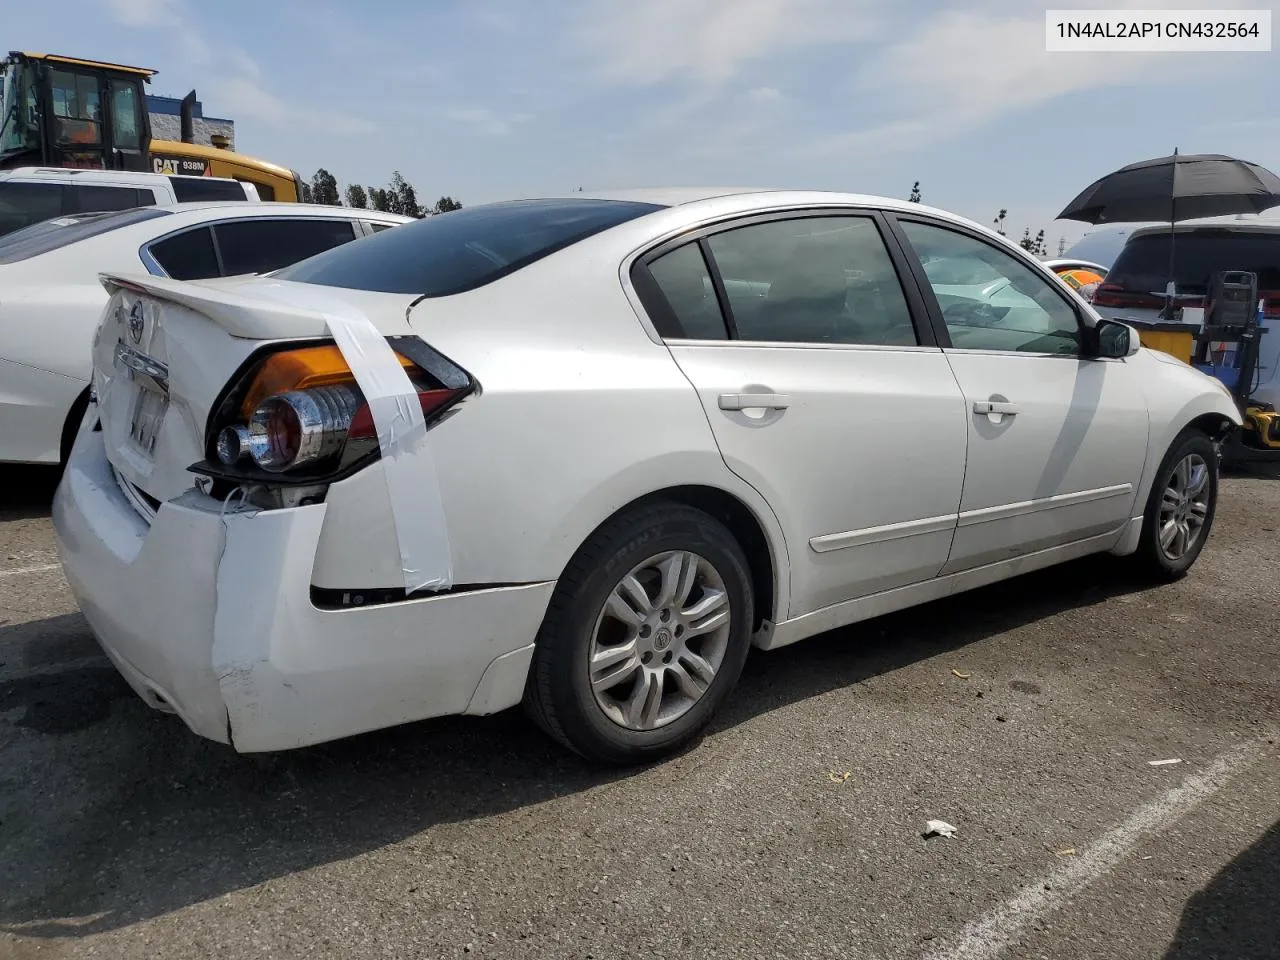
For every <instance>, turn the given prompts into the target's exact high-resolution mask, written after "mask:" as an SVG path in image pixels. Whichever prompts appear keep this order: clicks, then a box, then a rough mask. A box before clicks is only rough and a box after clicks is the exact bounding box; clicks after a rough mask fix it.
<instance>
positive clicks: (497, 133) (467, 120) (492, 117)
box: [442, 107, 534, 137]
mask: <svg viewBox="0 0 1280 960" xmlns="http://www.w3.org/2000/svg"><path fill="white" fill-rule="evenodd" d="M442 113H443V115H444V117H445V119H447V120H452V121H453V122H455V123H458V124H462V125H463V126H466V127H468V128H470V130H471V132H472V133H478V134H481V135H483V136H486V137H505V136H507V135H508V134H510V133H511V132H512V130H514V129H515V127H516V126H517V125H518V124H522V123H530V122H532V121H533V120H534V115H533V114H532V113H527V112H522V113H512V114H508V115H502V114H499V113H496V112H494V111H493V110H490V109H489V108H487V107H449V108H447V109H445V110H444V111H442Z"/></svg>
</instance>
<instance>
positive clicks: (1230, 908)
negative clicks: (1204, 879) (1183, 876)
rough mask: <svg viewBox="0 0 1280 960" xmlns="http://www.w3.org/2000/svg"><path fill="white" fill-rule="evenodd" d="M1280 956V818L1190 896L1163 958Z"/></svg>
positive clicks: (1258, 959)
mask: <svg viewBox="0 0 1280 960" xmlns="http://www.w3.org/2000/svg"><path fill="white" fill-rule="evenodd" d="M1278 955H1280V822H1277V823H1275V824H1273V825H1272V827H1271V829H1270V830H1268V831H1267V832H1266V833H1265V834H1264V835H1263V837H1262V839H1261V840H1259V841H1258V842H1257V843H1255V844H1254V845H1253V846H1251V847H1250V848H1249V849H1248V850H1246V851H1244V853H1242V854H1240V856H1238V857H1236V859H1235V860H1233V861H1231V863H1229V864H1227V865H1226V866H1225V867H1224V868H1223V869H1222V871H1221V872H1220V873H1219V874H1218V875H1217V876H1216V877H1214V878H1213V879H1212V880H1211V881H1210V882H1209V884H1208V886H1206V887H1205V888H1204V889H1203V890H1201V891H1200V892H1199V893H1197V894H1196V895H1195V896H1193V897H1192V898H1191V899H1190V900H1188V901H1187V906H1186V908H1185V909H1184V910H1183V911H1182V922H1181V923H1180V924H1179V925H1178V933H1177V935H1176V936H1175V937H1174V941H1173V945H1172V946H1171V947H1169V950H1168V952H1167V953H1165V955H1164V960H1228V958H1229V960H1274V958H1275V957H1276V956H1278Z"/></svg>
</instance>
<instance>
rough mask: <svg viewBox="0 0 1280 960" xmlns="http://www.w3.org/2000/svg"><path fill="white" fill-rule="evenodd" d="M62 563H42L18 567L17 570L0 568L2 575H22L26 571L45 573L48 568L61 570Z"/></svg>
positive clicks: (0, 575) (0, 574)
mask: <svg viewBox="0 0 1280 960" xmlns="http://www.w3.org/2000/svg"><path fill="white" fill-rule="evenodd" d="M61 569H62V564H60V563H41V564H38V565H37V566H34V567H18V569H17V570H0V577H20V576H22V575H23V574H24V573H44V572H46V571H48V570H61Z"/></svg>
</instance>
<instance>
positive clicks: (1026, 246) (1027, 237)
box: [1018, 227, 1036, 253]
mask: <svg viewBox="0 0 1280 960" xmlns="http://www.w3.org/2000/svg"><path fill="white" fill-rule="evenodd" d="M1018 246H1020V247H1021V248H1022V249H1023V250H1025V251H1027V253H1035V252H1036V250H1035V247H1036V244H1035V241H1034V240H1032V239H1031V228H1030V227H1025V228H1024V229H1023V231H1022V239H1021V240H1019V241H1018Z"/></svg>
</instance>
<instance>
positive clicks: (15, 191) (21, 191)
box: [0, 180, 63, 234]
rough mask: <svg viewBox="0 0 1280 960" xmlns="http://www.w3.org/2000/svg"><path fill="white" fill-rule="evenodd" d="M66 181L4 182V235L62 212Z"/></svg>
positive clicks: (0, 216)
mask: <svg viewBox="0 0 1280 960" xmlns="http://www.w3.org/2000/svg"><path fill="white" fill-rule="evenodd" d="M62 212H63V211H62V184H60V183H22V182H21V181H13V180H10V181H8V182H7V183H0V234H5V233H12V232H13V231H14V230H20V229H21V228H22V227H26V226H30V225H31V224H33V223H39V222H40V221H41V220H48V219H49V218H50V217H56V216H58V214H60V213H62Z"/></svg>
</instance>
